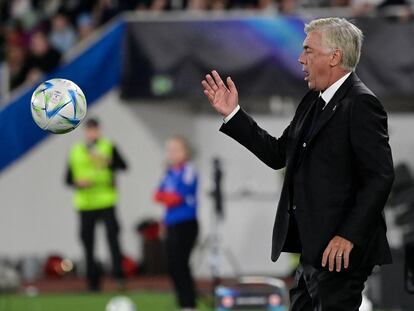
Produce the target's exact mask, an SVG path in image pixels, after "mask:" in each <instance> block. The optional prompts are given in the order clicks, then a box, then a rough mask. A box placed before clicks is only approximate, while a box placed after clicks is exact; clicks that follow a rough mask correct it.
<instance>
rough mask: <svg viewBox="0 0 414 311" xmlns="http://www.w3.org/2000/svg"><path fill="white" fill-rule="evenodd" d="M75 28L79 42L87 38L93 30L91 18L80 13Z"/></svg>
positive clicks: (86, 14)
mask: <svg viewBox="0 0 414 311" xmlns="http://www.w3.org/2000/svg"><path fill="white" fill-rule="evenodd" d="M76 26H77V30H78V38H79V40H83V39H85V38H87V37H89V36H90V35H91V34H92V32H93V30H94V28H95V26H94V22H93V19H92V16H91V15H90V14H88V13H82V14H81V15H79V16H78V18H77V20H76Z"/></svg>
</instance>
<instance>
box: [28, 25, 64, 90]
mask: <svg viewBox="0 0 414 311" xmlns="http://www.w3.org/2000/svg"><path fill="white" fill-rule="evenodd" d="M60 59H61V53H60V52H59V51H58V50H56V49H55V48H54V47H52V46H51V45H50V44H49V41H48V38H47V35H46V33H45V32H43V31H42V30H37V31H35V32H34V34H33V35H32V38H31V42H30V51H29V57H28V65H27V66H28V73H27V77H26V80H28V81H30V82H32V83H33V82H36V81H37V80H39V79H40V77H41V76H42V75H43V74H45V73H48V72H51V71H52V70H53V69H55V68H56V67H57V66H58V65H59V63H60Z"/></svg>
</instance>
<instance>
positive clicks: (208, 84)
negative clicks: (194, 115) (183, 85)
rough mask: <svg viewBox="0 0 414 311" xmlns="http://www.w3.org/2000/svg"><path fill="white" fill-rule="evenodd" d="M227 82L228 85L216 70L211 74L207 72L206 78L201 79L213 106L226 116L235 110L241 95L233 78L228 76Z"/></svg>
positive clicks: (205, 92)
mask: <svg viewBox="0 0 414 311" xmlns="http://www.w3.org/2000/svg"><path fill="white" fill-rule="evenodd" d="M226 82H227V85H226V84H225V83H224V82H223V80H222V79H221V77H220V75H219V74H218V72H217V71H215V70H213V71H212V72H211V74H207V75H206V78H205V80H203V81H201V84H202V85H203V87H204V94H205V95H206V96H207V98H208V100H209V101H210V103H211V105H212V106H213V108H214V109H216V111H217V112H218V113H220V114H221V115H222V116H223V117H224V118H225V117H227V116H228V115H229V114H230V113H232V112H233V110H234V109H235V108H236V107H237V105H238V102H239V95H238V93H237V89H236V85H235V84H234V82H233V80H232V79H231V78H230V77H228V78H227V81H226Z"/></svg>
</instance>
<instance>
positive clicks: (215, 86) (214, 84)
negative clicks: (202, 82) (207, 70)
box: [206, 75, 218, 91]
mask: <svg viewBox="0 0 414 311" xmlns="http://www.w3.org/2000/svg"><path fill="white" fill-rule="evenodd" d="M206 80H207V82H208V84H209V85H210V87H211V88H212V89H213V90H214V91H217V90H218V86H217V84H216V81H214V79H213V77H212V76H211V75H206Z"/></svg>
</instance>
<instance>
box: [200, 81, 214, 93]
mask: <svg viewBox="0 0 414 311" xmlns="http://www.w3.org/2000/svg"><path fill="white" fill-rule="evenodd" d="M201 85H202V86H203V87H204V88H205V89H206V90H207V91H209V92H211V93H214V90H213V89H212V88H211V86H210V84H208V82H207V81H206V80H203V81H201Z"/></svg>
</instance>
